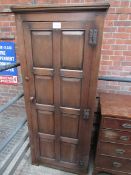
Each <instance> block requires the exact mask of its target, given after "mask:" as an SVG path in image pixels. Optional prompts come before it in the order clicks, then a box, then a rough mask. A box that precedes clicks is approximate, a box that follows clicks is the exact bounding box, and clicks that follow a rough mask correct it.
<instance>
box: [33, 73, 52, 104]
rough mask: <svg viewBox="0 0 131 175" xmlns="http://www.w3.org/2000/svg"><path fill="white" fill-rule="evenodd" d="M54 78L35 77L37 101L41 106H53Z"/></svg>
mask: <svg viewBox="0 0 131 175" xmlns="http://www.w3.org/2000/svg"><path fill="white" fill-rule="evenodd" d="M53 84H54V82H53V78H52V77H50V76H35V89H36V101H37V103H40V104H48V105H52V104H53V92H54V90H53Z"/></svg>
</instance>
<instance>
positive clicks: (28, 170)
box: [14, 150, 92, 175]
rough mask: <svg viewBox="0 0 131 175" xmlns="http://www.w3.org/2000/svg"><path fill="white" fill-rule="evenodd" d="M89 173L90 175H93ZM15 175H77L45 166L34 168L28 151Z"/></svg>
mask: <svg viewBox="0 0 131 175" xmlns="http://www.w3.org/2000/svg"><path fill="white" fill-rule="evenodd" d="M91 174H92V173H91V171H90V173H88V175H91ZM14 175H75V174H72V173H68V172H63V171H60V170H56V169H52V168H48V167H44V166H34V165H31V157H30V150H28V151H27V153H26V155H25V156H24V158H23V160H22V161H21V163H20V164H19V166H18V168H17V169H16V171H15V173H14Z"/></svg>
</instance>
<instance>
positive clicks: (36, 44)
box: [32, 31, 52, 67]
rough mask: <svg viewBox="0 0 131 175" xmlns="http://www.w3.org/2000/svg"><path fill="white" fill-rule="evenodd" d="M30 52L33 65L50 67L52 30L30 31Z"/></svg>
mask: <svg viewBox="0 0 131 175" xmlns="http://www.w3.org/2000/svg"><path fill="white" fill-rule="evenodd" d="M32 52H33V62H34V66H35V67H52V32H51V31H33V32H32Z"/></svg>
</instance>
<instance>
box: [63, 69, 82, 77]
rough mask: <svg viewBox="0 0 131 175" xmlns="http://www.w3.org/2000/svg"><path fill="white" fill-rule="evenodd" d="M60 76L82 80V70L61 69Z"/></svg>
mask: <svg viewBox="0 0 131 175" xmlns="http://www.w3.org/2000/svg"><path fill="white" fill-rule="evenodd" d="M60 75H61V76H62V77H67V78H83V71H82V70H67V69H61V70H60Z"/></svg>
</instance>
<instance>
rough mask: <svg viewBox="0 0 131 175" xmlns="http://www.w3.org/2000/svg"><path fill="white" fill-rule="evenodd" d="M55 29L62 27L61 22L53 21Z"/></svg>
mask: <svg viewBox="0 0 131 175" xmlns="http://www.w3.org/2000/svg"><path fill="white" fill-rule="evenodd" d="M53 29H61V22H53Z"/></svg>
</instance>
